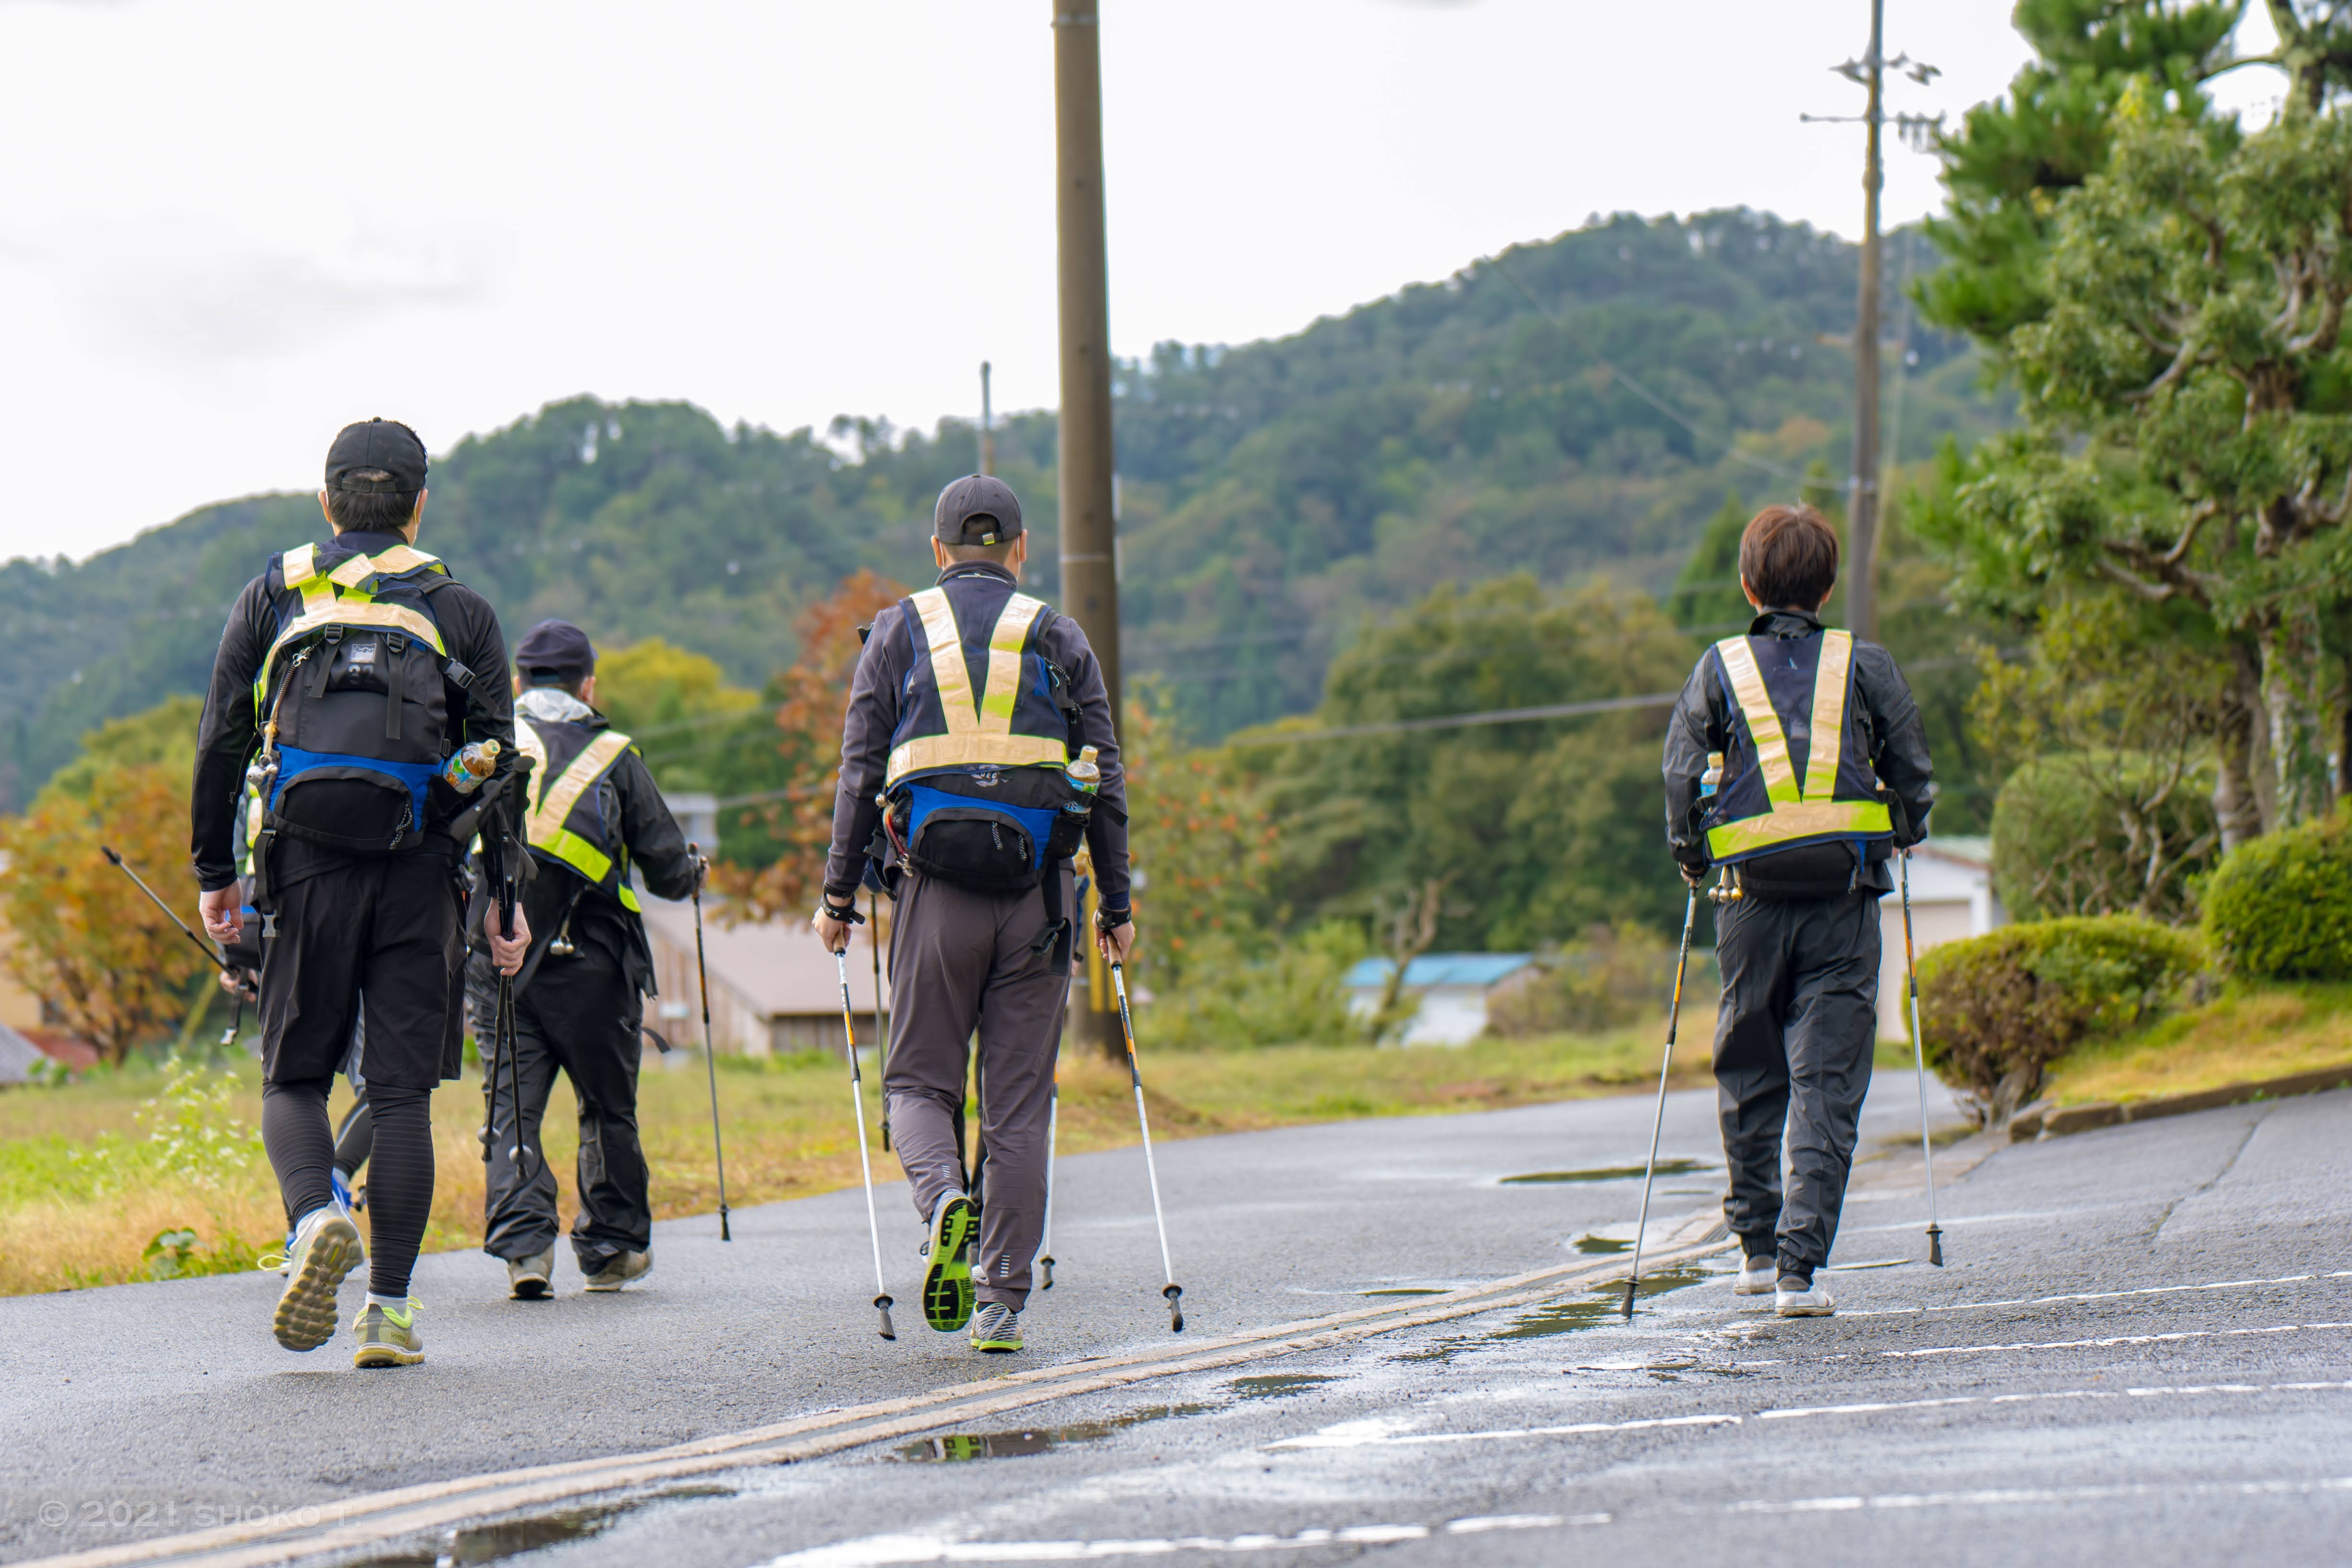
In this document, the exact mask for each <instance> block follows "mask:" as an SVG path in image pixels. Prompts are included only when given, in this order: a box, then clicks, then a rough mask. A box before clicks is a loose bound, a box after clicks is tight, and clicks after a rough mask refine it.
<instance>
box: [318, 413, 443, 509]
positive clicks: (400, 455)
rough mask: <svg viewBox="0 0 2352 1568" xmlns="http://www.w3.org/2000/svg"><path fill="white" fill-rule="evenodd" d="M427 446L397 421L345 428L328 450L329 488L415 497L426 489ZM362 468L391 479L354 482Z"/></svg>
mask: <svg viewBox="0 0 2352 1568" xmlns="http://www.w3.org/2000/svg"><path fill="white" fill-rule="evenodd" d="M425 466H426V465H425V443H424V442H423V441H420V440H418V439H417V437H416V432H415V431H414V430H411V429H410V428H409V427H408V426H405V425H403V424H402V423H401V422H400V421H399V420H397V419H371V420H369V421H367V422H366V423H365V424H363V425H346V426H343V427H342V428H341V430H339V431H337V432H336V433H335V444H334V445H333V446H331V447H328V448H327V488H328V489H331V490H357V491H359V492H361V493H362V494H368V493H374V494H382V495H414V494H415V493H416V492H417V491H418V490H421V489H424V488H425ZM362 468H375V469H378V470H380V471H382V472H383V473H387V474H390V475H391V476H392V478H390V479H353V478H352V474H353V473H354V472H356V471H358V470H360V469H362Z"/></svg>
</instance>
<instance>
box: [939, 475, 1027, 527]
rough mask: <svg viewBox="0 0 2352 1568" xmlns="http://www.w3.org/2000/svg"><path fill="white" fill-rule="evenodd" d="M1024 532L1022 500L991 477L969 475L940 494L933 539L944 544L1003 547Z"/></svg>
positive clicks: (1007, 486) (1009, 488)
mask: <svg viewBox="0 0 2352 1568" xmlns="http://www.w3.org/2000/svg"><path fill="white" fill-rule="evenodd" d="M1020 531H1021V500H1020V498H1019V497H1017V496H1015V495H1014V494H1013V487H1012V486H1011V485H1008V484H1006V483H1005V482H1004V481H1003V479H997V478H995V477H994V476H992V475H989V474H966V475H965V476H964V477H963V478H961V479H958V480H956V481H955V482H954V483H953V484H951V485H950V486H948V488H947V489H943V490H941V491H940V504H939V507H938V508H937V510H934V511H933V512H932V513H931V537H933V538H934V539H937V540H938V541H939V542H940V543H942V544H1002V543H1003V542H1005V541H1006V540H1008V539H1011V538H1013V536H1014V535H1015V534H1018V533H1019V532H1020Z"/></svg>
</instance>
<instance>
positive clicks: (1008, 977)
mask: <svg viewBox="0 0 2352 1568" xmlns="http://www.w3.org/2000/svg"><path fill="white" fill-rule="evenodd" d="M1059 875H1060V876H1061V878H1062V893H1063V900H1062V907H1063V908H1064V909H1066V910H1075V909H1076V900H1075V898H1074V897H1073V893H1072V889H1071V886H1070V873H1069V871H1068V869H1067V868H1064V869H1063V870H1062V871H1061V872H1060V873H1059ZM1042 931H1045V894H1044V893H1043V892H1042V891H1039V890H1037V889H1031V890H1030V891H1028V892H1025V893H977V892H972V891H971V890H970V889H964V888H959V887H956V886H954V885H952V884H950V883H947V882H941V881H938V880H935V879H931V878H928V877H920V876H916V877H909V878H908V880H907V882H906V883H905V884H904V885H903V886H902V887H901V888H900V889H899V896H898V912H897V916H896V919H895V921H894V923H893V925H892V928H891V931H890V998H891V1005H890V1052H889V1056H888V1058H887V1061H886V1062H885V1063H884V1066H883V1072H882V1086H883V1093H884V1094H885V1095H886V1096H887V1100H888V1104H889V1108H890V1137H891V1142H892V1144H893V1146H894V1147H895V1148H896V1149H897V1150H898V1161H899V1163H901V1164H902V1165H904V1166H905V1167H906V1171H907V1180H908V1184H910V1185H911V1186H912V1187H913V1188H914V1198H915V1212H916V1214H917V1215H919V1216H920V1217H921V1218H922V1219H923V1220H924V1221H926V1222H928V1221H929V1219H930V1216H931V1208H932V1205H935V1204H937V1203H938V1202H939V1200H940V1194H942V1193H949V1192H957V1191H961V1189H962V1186H963V1166H962V1163H961V1161H960V1160H959V1159H958V1157H957V1153H956V1139H955V1113H956V1109H957V1107H958V1106H959V1105H961V1103H962V1100H963V1094H964V1076H965V1069H966V1065H967V1058H966V1055H965V1053H966V1050H967V1047H969V1046H970V1044H971V1040H972V1037H973V1035H974V1033H975V1032H976V1033H977V1034H978V1036H979V1041H980V1060H979V1079H980V1135H981V1137H982V1139H983V1140H984V1141H985V1142H986V1143H987V1147H988V1161H987V1165H986V1173H985V1175H984V1177H983V1187H982V1193H981V1224H980V1260H979V1265H978V1267H976V1268H974V1269H973V1270H972V1285H973V1287H974V1294H975V1295H977V1296H978V1297H979V1299H980V1300H983V1301H1001V1302H1003V1304H1004V1305H1006V1306H1008V1307H1011V1308H1012V1309H1013V1310H1014V1311H1019V1310H1021V1308H1022V1307H1023V1305H1024V1303H1026V1302H1027V1300H1029V1265H1030V1262H1031V1260H1032V1259H1034V1258H1035V1257H1036V1253H1037V1245H1038V1241H1039V1238H1040V1237H1041V1235H1042V1233H1043V1232H1044V1229H1045V1182H1046V1174H1047V1173H1046V1161H1047V1155H1048V1150H1047V1147H1046V1117H1047V1114H1048V1112H1049V1110H1050V1108H1051V1097H1052V1094H1053V1088H1054V1058H1055V1055H1056V1054H1057V1053H1058V1051H1059V1049H1060V1047H1061V1039H1062V1009H1063V1007H1064V1005H1066V1003H1067V1002H1068V1000H1069V992H1070V980H1069V971H1068V968H1067V966H1066V965H1056V964H1055V963H1054V962H1053V956H1052V954H1051V953H1050V952H1045V953H1040V952H1032V951H1031V950H1030V945H1029V944H1030V943H1031V942H1033V941H1034V939H1035V938H1036V937H1037V936H1038V934H1039V933H1040V932H1042Z"/></svg>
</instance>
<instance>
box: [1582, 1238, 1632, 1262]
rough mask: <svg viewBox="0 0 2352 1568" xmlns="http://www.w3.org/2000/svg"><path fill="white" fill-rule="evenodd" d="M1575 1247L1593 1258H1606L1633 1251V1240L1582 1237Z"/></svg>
mask: <svg viewBox="0 0 2352 1568" xmlns="http://www.w3.org/2000/svg"><path fill="white" fill-rule="evenodd" d="M1575 1246H1576V1250H1577V1251H1579V1252H1581V1253H1583V1254H1585V1255H1586V1256H1588V1257H1591V1258H1605V1257H1607V1256H1609V1255H1610V1254H1611V1253H1616V1252H1631V1251H1633V1242H1632V1241H1631V1240H1624V1241H1621V1240H1619V1239H1618V1238H1617V1237H1613V1236H1580V1237H1577V1238H1576V1242H1575Z"/></svg>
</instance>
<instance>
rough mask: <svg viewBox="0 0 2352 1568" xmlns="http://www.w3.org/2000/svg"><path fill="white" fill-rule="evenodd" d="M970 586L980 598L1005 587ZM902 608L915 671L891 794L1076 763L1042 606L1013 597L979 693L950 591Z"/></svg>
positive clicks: (978, 581) (895, 750)
mask: <svg viewBox="0 0 2352 1568" xmlns="http://www.w3.org/2000/svg"><path fill="white" fill-rule="evenodd" d="M967 581H970V582H971V584H973V586H974V588H975V589H980V588H982V586H983V585H986V584H992V582H1001V580H992V579H989V578H984V577H975V578H971V579H967ZM973 596H975V597H977V596H978V595H977V594H975V595H973ZM900 607H901V609H902V610H903V612H904V613H905V616H906V619H907V625H908V633H909V635H910V636H911V637H913V639H914V645H915V662H914V665H913V667H912V668H909V669H908V672H907V683H906V687H905V689H904V690H903V691H902V692H901V693H900V699H899V704H898V729H897V731H895V732H894V733H893V734H892V735H891V737H890V760H889V763H888V766H887V769H886V770H885V772H884V774H883V787H884V788H885V789H895V788H896V787H897V786H898V784H899V783H900V782H901V781H902V780H906V779H910V778H919V777H920V776H922V775H923V774H925V773H942V772H950V771H961V772H969V771H971V770H972V769H975V768H1030V767H1049V768H1062V767H1066V766H1067V765H1068V764H1069V761H1070V748H1069V737H1070V730H1069V719H1068V716H1067V714H1066V712H1065V711H1064V709H1063V707H1062V704H1061V701H1060V700H1059V699H1058V698H1057V695H1056V692H1055V685H1054V681H1055V676H1054V674H1053V673H1052V672H1051V671H1050V670H1048V669H1047V668H1046V667H1045V658H1044V656H1043V655H1041V654H1038V653H1037V652H1036V651H1035V647H1034V644H1035V640H1036V634H1037V632H1038V630H1039V629H1040V628H1041V627H1042V626H1045V625H1048V624H1050V623H1051V620H1052V612H1050V611H1049V610H1047V609H1046V608H1045V605H1044V604H1043V603H1041V602H1040V601H1038V600H1035V599H1033V598H1030V597H1029V596H1028V595H1025V594H1018V593H1016V594H1013V595H1010V596H1009V597H1007V598H1006V600H1005V601H1004V607H1003V609H1002V610H1000V611H998V612H997V616H996V624H995V626H993V627H992V629H991V630H990V632H989V634H988V643H987V647H986V648H985V650H984V651H985V665H984V668H985V670H986V677H985V683H984V684H983V685H982V688H981V689H980V690H979V691H977V692H975V691H974V690H973V689H972V673H971V666H972V658H971V655H972V654H973V653H976V652H981V651H982V650H981V649H978V648H968V647H966V646H965V643H964V640H963V634H962V632H961V629H960V628H959V627H958V626H957V624H956V615H955V609H954V606H953V605H950V603H949V600H948V591H947V589H946V588H944V587H940V588H926V589H924V590H923V591H922V592H921V593H919V594H917V595H913V596H911V597H910V598H908V599H907V600H905V601H904V602H903V604H902V605H901V606H900Z"/></svg>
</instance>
